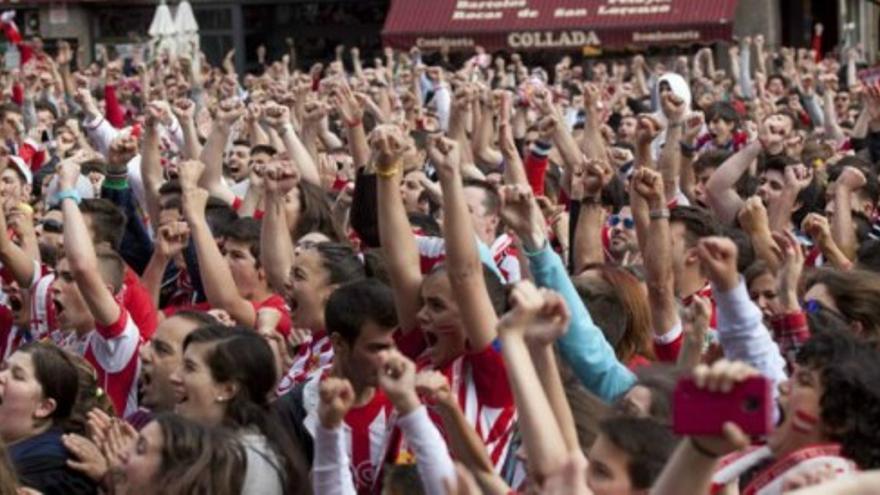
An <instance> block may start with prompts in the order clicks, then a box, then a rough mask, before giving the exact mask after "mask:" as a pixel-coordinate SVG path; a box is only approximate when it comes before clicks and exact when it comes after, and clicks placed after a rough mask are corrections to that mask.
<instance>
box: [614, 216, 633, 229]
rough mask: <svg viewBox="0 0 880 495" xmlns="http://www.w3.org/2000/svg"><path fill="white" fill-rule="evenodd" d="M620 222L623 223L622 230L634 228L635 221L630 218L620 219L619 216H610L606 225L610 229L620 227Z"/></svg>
mask: <svg viewBox="0 0 880 495" xmlns="http://www.w3.org/2000/svg"><path fill="white" fill-rule="evenodd" d="M620 222H623V228H625V229H627V230H632V229H634V228H636V221H635V220H633V219H632V218H631V217H621V216H620V215H611V216H610V217H608V225H610V226H612V227H617V226H618V225H620Z"/></svg>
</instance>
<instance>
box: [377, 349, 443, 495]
mask: <svg viewBox="0 0 880 495" xmlns="http://www.w3.org/2000/svg"><path fill="white" fill-rule="evenodd" d="M383 371H384V372H383V373H380V374H379V386H380V387H381V388H382V390H384V391H385V394H386V395H387V396H388V399H389V400H390V401H391V403H392V404H394V408H395V409H396V410H397V412H398V414H400V417H399V418H398V423H397V424H398V426H400V429H401V430H402V431H403V434H404V436H405V437H406V442H407V444H408V445H409V447H410V448H411V449H412V450H413V451H414V453H415V456H416V468H417V469H418V471H419V478H420V479H421V482H422V486H423V487H424V488H425V493H426V494H427V495H446V489H445V488H444V485H443V482H444V480H451V479H453V478H454V477H455V467H454V465H453V464H452V458H451V457H450V456H449V449H448V448H447V446H446V442H445V441H444V440H443V436H442V435H441V434H440V432H439V431H438V430H437V427H436V426H434V423H433V422H432V421H431V417H430V416H428V409H427V408H426V407H425V406H423V405H422V403H421V401H420V400H419V396H418V394H417V393H416V365H415V363H413V362H412V361H410V360H409V359H407V358H406V357H405V356H403V354H401V353H400V352H398V351H396V350H393V351H391V352H390V353H389V355H388V357H387V359H386V361H385V366H384V370H383Z"/></svg>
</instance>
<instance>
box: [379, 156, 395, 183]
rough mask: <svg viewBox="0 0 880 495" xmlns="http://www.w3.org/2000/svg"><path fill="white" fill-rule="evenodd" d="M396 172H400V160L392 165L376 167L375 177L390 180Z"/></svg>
mask: <svg viewBox="0 0 880 495" xmlns="http://www.w3.org/2000/svg"><path fill="white" fill-rule="evenodd" d="M398 171H400V160H398V161H396V162H394V163H392V164H391V165H389V166H387V167H381V168H380V167H376V176H378V177H381V178H383V179H390V178H392V177H394V176H395V175H397V172H398Z"/></svg>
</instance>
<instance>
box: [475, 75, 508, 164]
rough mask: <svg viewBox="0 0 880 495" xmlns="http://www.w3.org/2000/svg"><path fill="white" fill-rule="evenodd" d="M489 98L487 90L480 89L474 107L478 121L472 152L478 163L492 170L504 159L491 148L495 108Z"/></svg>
mask: <svg viewBox="0 0 880 495" xmlns="http://www.w3.org/2000/svg"><path fill="white" fill-rule="evenodd" d="M490 98H491V97H490V93H489V90H488V89H487V88H483V87H481V88H480V96H479V98H478V99H477V104H476V106H475V109H476V111H477V112H478V113H477V116H478V119H477V125H476V126H475V127H474V140H473V152H474V157H475V158H477V160H478V162H480V163H485V164H486V165H489V166H491V167H493V168H494V167H497V166H498V165H500V164H501V163H502V161H503V160H504V157H503V155H502V153H501V152H499V151H498V150H496V149H494V148H493V147H492V141H493V139H492V138H493V137H494V134H495V125H494V122H495V112H494V111H493V109H494V108H495V106H494V105H492V101H491V99H490ZM499 117H500V116H499Z"/></svg>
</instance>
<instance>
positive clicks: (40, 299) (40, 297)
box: [30, 261, 58, 340]
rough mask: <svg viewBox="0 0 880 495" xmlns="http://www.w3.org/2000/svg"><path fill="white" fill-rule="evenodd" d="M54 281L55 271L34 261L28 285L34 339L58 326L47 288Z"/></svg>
mask: <svg viewBox="0 0 880 495" xmlns="http://www.w3.org/2000/svg"><path fill="white" fill-rule="evenodd" d="M54 281H55V273H53V272H52V271H51V269H50V268H49V267H48V266H46V265H43V264H40V263H37V262H36V261H34V278H33V280H32V281H31V286H30V311H31V333H32V335H33V337H34V340H42V339H44V338H46V337H47V336H49V334H50V333H51V332H52V331H53V330H57V329H58V326H57V324H56V322H55V305H54V304H53V303H52V297H51V293H50V292H49V289H50V288H51V287H52V282H54Z"/></svg>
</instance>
